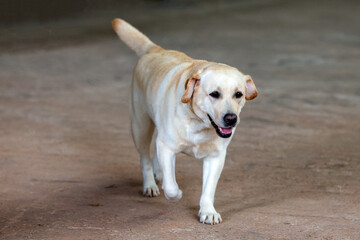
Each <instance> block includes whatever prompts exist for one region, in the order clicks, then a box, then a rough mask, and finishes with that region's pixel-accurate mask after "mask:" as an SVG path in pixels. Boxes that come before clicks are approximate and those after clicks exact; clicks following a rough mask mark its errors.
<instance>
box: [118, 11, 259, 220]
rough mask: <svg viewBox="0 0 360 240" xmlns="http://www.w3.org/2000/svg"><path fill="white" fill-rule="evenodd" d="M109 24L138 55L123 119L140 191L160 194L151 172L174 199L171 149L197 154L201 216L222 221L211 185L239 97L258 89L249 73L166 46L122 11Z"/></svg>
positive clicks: (216, 177) (219, 168) (238, 108)
mask: <svg viewBox="0 0 360 240" xmlns="http://www.w3.org/2000/svg"><path fill="white" fill-rule="evenodd" d="M112 25H113V29H114V30H115V32H116V33H117V35H118V36H119V38H120V39H121V40H122V41H123V42H124V43H125V44H126V45H127V46H128V47H130V48H131V49H132V50H134V51H135V52H136V54H137V55H138V56H139V60H138V62H137V64H136V66H135V69H134V72H133V80H132V86H131V88H132V89H131V97H130V119H131V132H132V136H133V140H134V143H135V146H136V149H137V151H138V152H139V154H140V162H141V170H142V177H143V195H144V196H147V197H156V196H159V194H160V191H159V188H158V186H157V185H156V181H155V179H156V180H158V181H162V189H163V191H164V195H165V197H166V198H167V199H168V200H170V201H178V200H180V199H181V197H182V191H181V190H180V189H179V186H178V184H177V182H176V178H175V155H176V154H177V153H185V154H188V155H191V156H194V157H195V158H198V159H203V183H202V194H201V198H200V211H199V217H200V222H201V223H207V224H218V223H220V222H222V219H221V216H220V214H219V213H218V212H217V211H216V210H215V208H214V196H215V190H216V186H217V182H218V180H219V177H220V174H221V172H222V169H223V166H224V162H225V156H226V149H227V147H228V145H229V143H230V141H231V139H232V137H233V135H234V132H235V129H236V126H237V125H238V124H239V122H240V118H239V114H240V112H241V109H242V108H243V106H244V104H245V102H246V100H252V99H254V98H255V97H256V96H257V94H258V92H257V89H256V86H255V84H254V82H253V80H252V78H251V77H250V76H249V75H244V74H242V73H241V72H240V71H239V70H237V69H236V68H234V67H231V66H228V65H225V64H222V63H215V62H208V61H205V60H196V59H193V58H191V57H189V56H187V55H185V54H184V53H182V52H178V51H174V50H165V49H163V48H162V47H160V46H158V45H156V44H154V43H153V42H152V41H151V40H149V38H147V37H146V36H145V35H144V34H142V33H141V32H140V31H139V30H137V29H136V28H134V27H133V26H131V25H130V24H129V23H127V22H126V21H124V20H122V19H119V18H116V19H114V20H113V22H112ZM155 129H156V133H157V134H155V137H154V141H155V153H154V157H153V160H152V161H151V158H150V145H151V141H152V138H153V134H154V131H155Z"/></svg>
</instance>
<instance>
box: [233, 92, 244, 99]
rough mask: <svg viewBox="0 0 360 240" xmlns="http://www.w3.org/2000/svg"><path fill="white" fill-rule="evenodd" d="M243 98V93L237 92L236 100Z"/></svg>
mask: <svg viewBox="0 0 360 240" xmlns="http://www.w3.org/2000/svg"><path fill="white" fill-rule="evenodd" d="M242 96H243V94H242V92H239V91H237V92H236V93H235V97H236V98H241V97H242Z"/></svg>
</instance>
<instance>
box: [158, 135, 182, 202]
mask: <svg viewBox="0 0 360 240" xmlns="http://www.w3.org/2000/svg"><path fill="white" fill-rule="evenodd" d="M156 152H157V157H158V163H159V166H160V168H161V170H162V178H163V182H162V189H163V190H164V194H165V197H166V198H167V199H168V200H169V201H174V202H176V201H179V200H180V199H181V197H182V191H181V190H180V189H179V186H178V184H177V183H176V178H175V153H174V152H173V151H172V150H171V149H170V148H169V147H168V146H166V145H165V144H164V143H163V142H162V141H161V140H157V141H156Z"/></svg>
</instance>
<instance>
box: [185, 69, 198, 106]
mask: <svg viewBox="0 0 360 240" xmlns="http://www.w3.org/2000/svg"><path fill="white" fill-rule="evenodd" d="M199 81H200V75H199V74H194V75H193V76H192V77H191V78H189V79H188V80H186V82H185V93H184V94H183V96H182V98H181V102H183V103H188V102H190V100H191V98H192V96H193V94H194V90H195V87H197V86H198V85H199Z"/></svg>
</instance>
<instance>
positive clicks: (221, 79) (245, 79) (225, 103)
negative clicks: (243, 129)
mask: <svg viewBox="0 0 360 240" xmlns="http://www.w3.org/2000/svg"><path fill="white" fill-rule="evenodd" d="M190 93H192V94H191V95H190ZM186 95H187V96H190V98H191V97H192V103H191V104H192V107H193V110H194V112H195V114H196V115H197V116H198V117H200V118H201V119H202V120H203V121H205V122H206V121H210V123H211V125H212V126H213V127H214V129H215V131H216V133H217V134H218V135H219V136H220V137H222V138H229V137H230V136H231V135H232V132H233V128H234V127H236V125H237V124H238V123H239V122H240V118H239V114H240V112H241V109H242V107H243V106H244V104H245V101H246V100H251V99H254V98H255V97H256V96H257V90H256V87H255V84H254V82H253V80H252V79H251V77H250V76H249V75H243V74H242V73H241V72H239V71H238V70H237V69H235V68H232V67H229V66H222V65H220V67H212V68H209V69H206V70H204V71H203V72H202V73H201V74H196V75H194V76H193V77H192V78H190V79H189V80H188V81H187V84H186V92H185V94H184V96H186ZM184 96H183V99H182V102H189V101H190V100H189V101H186V100H187V99H186V98H184Z"/></svg>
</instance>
